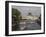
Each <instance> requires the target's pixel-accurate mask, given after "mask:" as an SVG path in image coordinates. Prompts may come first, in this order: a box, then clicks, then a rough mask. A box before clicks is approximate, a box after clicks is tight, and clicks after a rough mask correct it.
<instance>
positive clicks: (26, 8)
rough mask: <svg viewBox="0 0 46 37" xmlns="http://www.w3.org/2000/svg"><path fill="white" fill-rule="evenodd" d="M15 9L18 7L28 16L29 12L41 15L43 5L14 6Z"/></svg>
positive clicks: (22, 13) (23, 14)
mask: <svg viewBox="0 0 46 37" xmlns="http://www.w3.org/2000/svg"><path fill="white" fill-rule="evenodd" d="M12 8H14V9H18V10H19V11H20V12H21V15H22V16H27V15H28V13H29V12H30V13H32V15H35V16H40V13H41V7H34V6H12Z"/></svg>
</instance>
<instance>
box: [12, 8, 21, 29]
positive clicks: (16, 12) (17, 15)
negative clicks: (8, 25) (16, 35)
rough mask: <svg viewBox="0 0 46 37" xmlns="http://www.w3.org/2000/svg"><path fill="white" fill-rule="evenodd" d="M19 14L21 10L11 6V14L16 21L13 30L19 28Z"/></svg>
mask: <svg viewBox="0 0 46 37" xmlns="http://www.w3.org/2000/svg"><path fill="white" fill-rule="evenodd" d="M20 15H21V12H20V11H19V10H17V9H13V8H12V16H14V17H15V20H14V21H15V23H16V25H15V27H14V28H13V29H15V30H19V29H20V28H19V22H20Z"/></svg>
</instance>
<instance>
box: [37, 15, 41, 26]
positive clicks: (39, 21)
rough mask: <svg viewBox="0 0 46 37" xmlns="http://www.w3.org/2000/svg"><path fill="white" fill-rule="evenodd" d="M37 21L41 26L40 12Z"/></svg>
mask: <svg viewBox="0 0 46 37" xmlns="http://www.w3.org/2000/svg"><path fill="white" fill-rule="evenodd" d="M37 23H38V24H39V25H40V26H41V14H40V16H39V19H38V20H37Z"/></svg>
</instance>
